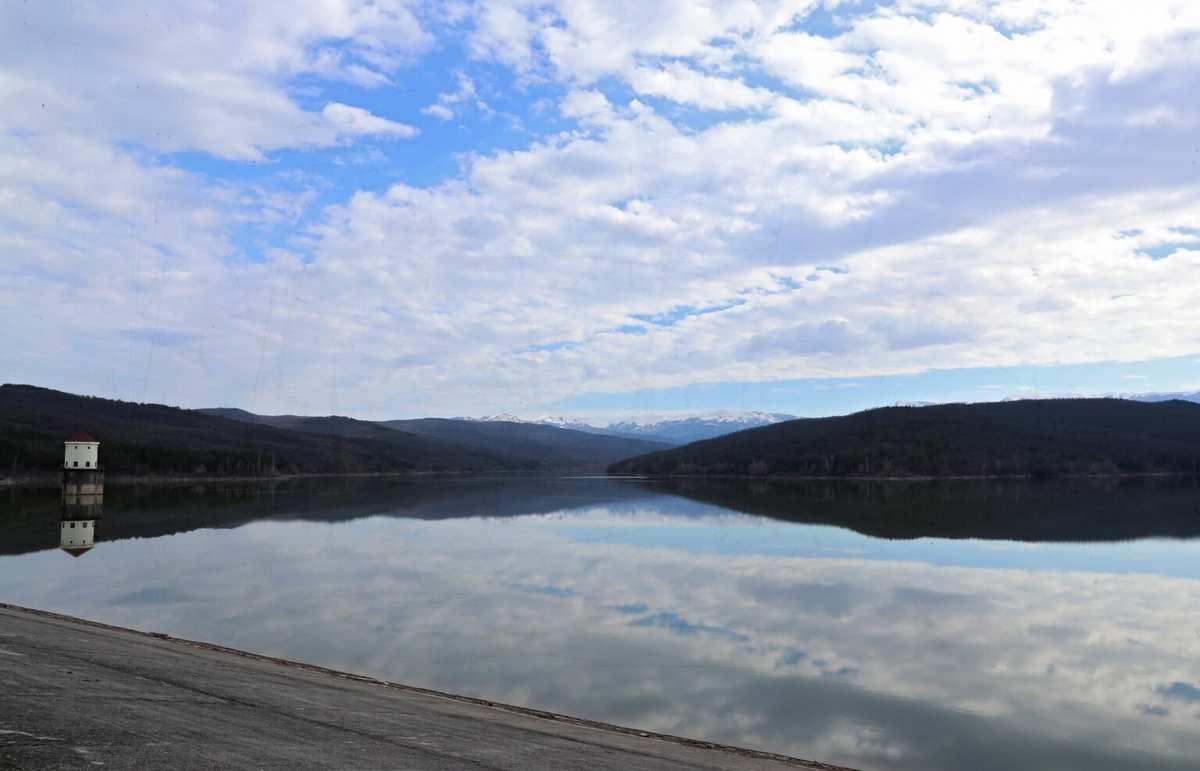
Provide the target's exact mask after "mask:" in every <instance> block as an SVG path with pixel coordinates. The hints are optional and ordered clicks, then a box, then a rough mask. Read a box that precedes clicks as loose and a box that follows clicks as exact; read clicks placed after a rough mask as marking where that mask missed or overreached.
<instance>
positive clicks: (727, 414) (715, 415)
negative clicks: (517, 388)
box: [453, 410, 800, 445]
mask: <svg viewBox="0 0 1200 771" xmlns="http://www.w3.org/2000/svg"><path fill="white" fill-rule="evenodd" d="M453 420H459V421H466V422H475V423H490V422H509V423H527V424H535V425H544V426H558V427H559V428H569V429H571V430H574V431H583V432H585V433H589V434H606V435H609V436H619V437H625V438H631V439H647V440H651V441H656V442H665V443H667V444H672V445H682V444H688V443H689V442H698V441H700V440H702V439H712V438H714V437H717V436H724V435H725V434H731V433H733V432H734V431H742V430H745V429H747V428H758V427H759V426H769V425H773V424H775V423H780V422H783V421H787V420H800V418H798V417H797V416H795V415H789V414H786V413H782V412H762V411H759V410H717V411H716V412H707V413H701V414H699V415H689V416H685V417H670V418H659V419H653V420H648V421H644V422H643V421H636V420H622V421H613V422H610V423H609V424H608V425H607V426H604V427H600V426H593V425H591V424H589V423H585V422H583V421H581V420H571V419H568V418H564V417H561V416H549V415H547V416H544V417H541V418H537V419H535V420H522V419H521V418H518V417H517V416H516V415H511V414H509V413H498V414H494V415H484V416H482V417H478V418H470V417H459V418H453Z"/></svg>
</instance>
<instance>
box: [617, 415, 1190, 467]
mask: <svg viewBox="0 0 1200 771" xmlns="http://www.w3.org/2000/svg"><path fill="white" fill-rule="evenodd" d="M1198 468H1200V404H1195V403H1192V402H1184V401H1168V402H1156V403H1142V402H1134V401H1126V400H1122V399H1049V400H1037V401H1016V402H999V403H988V404H941V405H934V406H929V407H883V408H879V409H873V410H866V411H865V412H859V413H855V414H853V415H846V416H844V417H836V418H818V419H809V420H794V421H788V422H786V423H778V424H776V425H772V426H764V427H762V428H753V429H749V430H747V431H741V432H738V433H736V434H729V435H727V436H723V437H718V438H716V439H709V440H707V441H703V442H695V443H693V444H689V445H686V446H684V447H679V448H676V449H673V450H668V451H665V452H656V453H651V454H649V455H641V456H638V457H635V458H629V459H626V460H623V461H619V462H617V463H614V464H612V465H611V466H609V471H610V473H614V474H678V475H734V476H766V475H789V476H808V477H852V476H857V477H906V476H977V475H984V476H991V475H1035V476H1037V475H1054V474H1073V473H1074V474H1079V473H1082V474H1101V473H1109V474H1115V473H1147V472H1193V471H1196V470H1197V469H1198Z"/></svg>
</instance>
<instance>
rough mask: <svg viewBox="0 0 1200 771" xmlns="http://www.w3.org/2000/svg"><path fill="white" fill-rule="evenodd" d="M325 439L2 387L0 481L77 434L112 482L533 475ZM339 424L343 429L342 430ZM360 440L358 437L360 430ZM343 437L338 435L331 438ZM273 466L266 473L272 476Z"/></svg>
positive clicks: (476, 458)
mask: <svg viewBox="0 0 1200 771" xmlns="http://www.w3.org/2000/svg"><path fill="white" fill-rule="evenodd" d="M331 420H333V422H334V423H335V424H337V425H336V426H334V427H333V428H332V429H331V430H329V431H327V432H324V433H323V434H312V433H301V432H297V431H288V430H284V429H280V428H275V427H272V426H264V425H254V424H251V423H245V422H238V421H235V420H229V419H227V418H223V417H215V416H212V415H205V414H203V413H200V412H198V411H195V410H184V409H180V408H178V407H168V406H165V405H161V404H138V403H134V402H122V401H116V400H113V399H101V398H97V397H89V396H75V395H72V394H67V393H63V392H61V391H53V390H51V389H48V388H39V387H37V386H29V385H11V384H9V385H3V386H0V472H16V473H22V472H30V471H47V470H51V469H54V468H57V467H58V466H59V465H60V464H61V463H62V457H63V456H62V453H63V441H64V440H65V439H66V438H67V437H68V436H71V435H72V434H75V433H76V432H78V431H85V432H87V433H89V434H91V435H93V436H95V437H96V438H97V439H99V440H100V460H101V463H103V464H104V465H105V467H106V468H107V470H108V472H109V473H110V474H193V475H205V474H222V475H246V476H252V475H264V476H266V475H271V474H272V473H280V474H297V473H319V474H337V473H395V472H409V471H505V470H533V469H538V468H540V467H539V464H537V463H536V462H535V461H531V460H529V459H527V458H519V457H512V456H505V455H503V454H500V453H493V452H487V451H483V450H478V449H475V448H471V447H464V446H462V445H457V444H454V443H452V442H446V441H442V440H438V439H434V438H432V437H426V436H417V435H415V434H410V433H405V432H403V431H397V430H394V429H388V428H384V427H382V426H377V425H375V424H372V423H365V422H363V421H352V420H350V419H349V418H340V419H331ZM343 423H344V424H347V425H343ZM359 423H361V424H362V425H363V426H366V427H367V430H366V431H364V432H359V431H357V430H356V429H357V428H360V426H357V425H350V424H359ZM339 428H340V429H344V431H343V432H342V433H338V432H337V430H338V429H339ZM272 464H273V466H272Z"/></svg>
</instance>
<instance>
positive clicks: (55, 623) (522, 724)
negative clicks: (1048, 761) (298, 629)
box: [0, 604, 835, 771]
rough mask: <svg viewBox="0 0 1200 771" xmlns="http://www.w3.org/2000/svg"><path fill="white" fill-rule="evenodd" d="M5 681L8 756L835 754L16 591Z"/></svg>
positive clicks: (518, 764)
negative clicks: (94, 613)
mask: <svg viewBox="0 0 1200 771" xmlns="http://www.w3.org/2000/svg"><path fill="white" fill-rule="evenodd" d="M0 694H3V697H2V698H0V769H9V768H12V769H24V770H25V771H37V770H41V769H75V768H79V769H84V768H96V767H99V766H101V765H103V766H108V767H111V768H138V769H172V770H175V771H186V770H187V769H206V770H207V769H213V768H223V769H251V768H253V769H317V768H336V769H434V770H436V769H466V768H470V769H527V770H530V771H536V770H537V769H612V768H617V769H621V770H622V771H638V770H639V769H680V770H683V769H727V770H728V771H741V770H745V771H749V770H751V769H761V770H762V771H767V770H768V769H784V768H807V769H825V770H826V771H833V769H835V767H833V766H827V765H823V764H820V763H815V762H809V761H801V760H796V759H793V758H786V757H783V756H772V755H768V754H766V753H757V752H752V751H748V750H740V749H736V748H729V747H719V746H716V745H709V744H707V743H703V742H693V741H689V740H686V739H678V738H675V737H662V736H657V735H648V734H644V733H642V732H638V731H636V730H630V729H626V728H619V727H616V726H606V725H602V724H596V723H589V722H588V721H583V720H578V719H575V718H568V717H565V716H561V715H551V714H549V713H539V712H537V711H534V710H523V709H518V708H514V707H506V706H504V705H492V704H490V703H488V702H481V701H477V700H472V699H465V698H460V697H451V696H447V695H443V694H436V693H432V692H425V691H421V690H418V689H412V688H407V687H404V686H397V685H391V684H386V683H382V682H379V681H372V680H369V679H367V678H360V677H356V676H353V675H346V674H342V673H336V672H331V671H328V670H322V669H319V668H315V667H309V666H305V665H301V664H293V663H289V662H282V661H278V660H274V659H268V658H265V657H259V656H255V655H253V654H246V653H242V652H239V651H233V650H230V649H224V648H218V647H215V646H209V645H206V644H203V643H195V642H188V641H184V640H176V639H170V638H166V637H165V636H162V635H153V634H146V633H142V632H135V631H132V630H127V629H121V628H117V627H110V626H104V625H100V624H94V623H91V622H86V621H80V620H78V619H72V618H69V617H66V616H60V615H56V614H51V613H45V612H41V611H32V610H28V609H24V608H18V607H15V606H10V605H3V604H0Z"/></svg>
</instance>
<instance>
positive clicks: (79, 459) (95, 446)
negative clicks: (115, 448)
mask: <svg viewBox="0 0 1200 771" xmlns="http://www.w3.org/2000/svg"><path fill="white" fill-rule="evenodd" d="M99 456H100V443H99V442H97V441H96V440H95V439H93V438H92V437H90V436H88V435H87V434H85V433H83V432H82V431H80V432H79V433H78V434H76V435H75V436H73V437H71V438H70V439H68V440H67V441H66V448H65V452H64V453H63V468H64V469H94V468H99V467H100V464H99V463H98V462H97V461H99V459H100V457H99Z"/></svg>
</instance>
